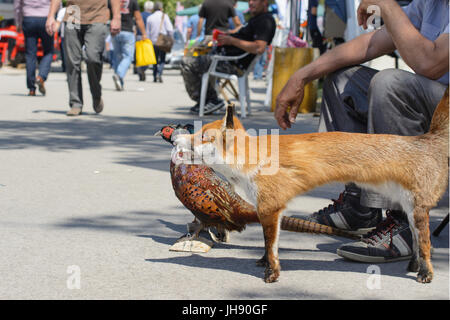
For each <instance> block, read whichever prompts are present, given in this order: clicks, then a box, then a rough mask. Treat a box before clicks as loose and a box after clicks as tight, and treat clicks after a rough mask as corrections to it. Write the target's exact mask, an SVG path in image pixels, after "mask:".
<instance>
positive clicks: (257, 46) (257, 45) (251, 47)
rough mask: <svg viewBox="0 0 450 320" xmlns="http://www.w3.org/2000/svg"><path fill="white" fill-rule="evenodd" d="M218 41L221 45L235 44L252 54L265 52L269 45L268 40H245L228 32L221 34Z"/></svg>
mask: <svg viewBox="0 0 450 320" xmlns="http://www.w3.org/2000/svg"><path fill="white" fill-rule="evenodd" d="M217 42H218V44H219V45H220V46H224V45H229V46H234V47H238V48H240V49H242V50H244V51H247V52H249V53H252V54H263V53H264V50H266V47H267V42H266V41H263V40H255V41H245V40H241V39H238V38H235V37H232V36H229V35H226V34H220V35H219V36H218V37H217Z"/></svg>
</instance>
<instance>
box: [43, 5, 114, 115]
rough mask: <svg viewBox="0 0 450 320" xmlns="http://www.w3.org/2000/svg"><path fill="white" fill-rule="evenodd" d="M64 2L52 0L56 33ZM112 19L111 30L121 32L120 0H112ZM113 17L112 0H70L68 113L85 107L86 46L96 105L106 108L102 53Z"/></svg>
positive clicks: (97, 109)
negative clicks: (82, 75) (82, 68)
mask: <svg viewBox="0 0 450 320" xmlns="http://www.w3.org/2000/svg"><path fill="white" fill-rule="evenodd" d="M60 5H61V0H51V6H50V11H49V13H48V17H47V22H46V29H47V33H48V34H50V35H52V34H53V30H54V24H55V23H56V21H55V14H56V12H57V11H58V9H59V7H60ZM111 8H112V10H111V11H112V20H111V25H110V30H111V34H113V35H115V34H117V33H119V32H120V25H121V19H120V0H111ZM109 18H110V11H109V9H108V0H67V11H66V15H65V17H64V20H63V21H64V22H66V24H65V27H64V35H65V41H64V50H65V54H66V72H67V83H68V86H69V105H70V110H69V111H68V112H67V115H68V116H79V115H81V112H82V110H83V106H84V101H83V89H82V86H81V60H82V56H83V55H82V53H83V46H84V49H85V51H86V52H85V53H86V65H87V74H88V80H89V87H90V89H91V96H92V102H93V108H94V110H95V112H96V113H100V112H102V110H103V107H104V105H103V100H102V87H101V85H100V80H101V78H102V71H103V61H102V54H103V50H104V48H105V39H106V36H107V32H108V30H107V26H106V24H107V22H108V20H109Z"/></svg>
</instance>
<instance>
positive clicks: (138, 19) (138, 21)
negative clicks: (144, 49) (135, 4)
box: [134, 10, 147, 40]
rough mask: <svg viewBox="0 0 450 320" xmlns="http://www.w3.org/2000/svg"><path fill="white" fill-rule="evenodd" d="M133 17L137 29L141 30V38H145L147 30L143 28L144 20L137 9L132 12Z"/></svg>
mask: <svg viewBox="0 0 450 320" xmlns="http://www.w3.org/2000/svg"><path fill="white" fill-rule="evenodd" d="M134 19H135V20H136V25H137V27H138V28H139V30H140V31H141V34H142V40H145V39H147V31H146V30H145V24H144V20H142V15H141V13H140V12H139V11H137V10H136V11H135V12H134Z"/></svg>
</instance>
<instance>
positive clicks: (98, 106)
mask: <svg viewBox="0 0 450 320" xmlns="http://www.w3.org/2000/svg"><path fill="white" fill-rule="evenodd" d="M103 107H104V104H103V99H102V98H100V99H94V111H95V112H96V113H100V112H102V111H103Z"/></svg>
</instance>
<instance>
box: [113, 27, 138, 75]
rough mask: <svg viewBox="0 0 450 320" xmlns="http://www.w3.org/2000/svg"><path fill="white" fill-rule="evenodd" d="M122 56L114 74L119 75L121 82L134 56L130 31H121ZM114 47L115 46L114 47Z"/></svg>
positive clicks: (133, 45)
mask: <svg viewBox="0 0 450 320" xmlns="http://www.w3.org/2000/svg"><path fill="white" fill-rule="evenodd" d="M120 34H121V36H122V41H121V45H122V49H121V53H122V58H121V60H120V62H119V64H118V66H117V68H116V74H117V75H118V76H119V78H120V79H121V81H122V82H123V79H124V78H125V75H126V73H127V71H128V69H129V68H130V65H131V62H132V61H133V57H134V49H135V38H134V34H133V33H132V32H126V31H122V32H121V33H120ZM114 48H115V47H114Z"/></svg>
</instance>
